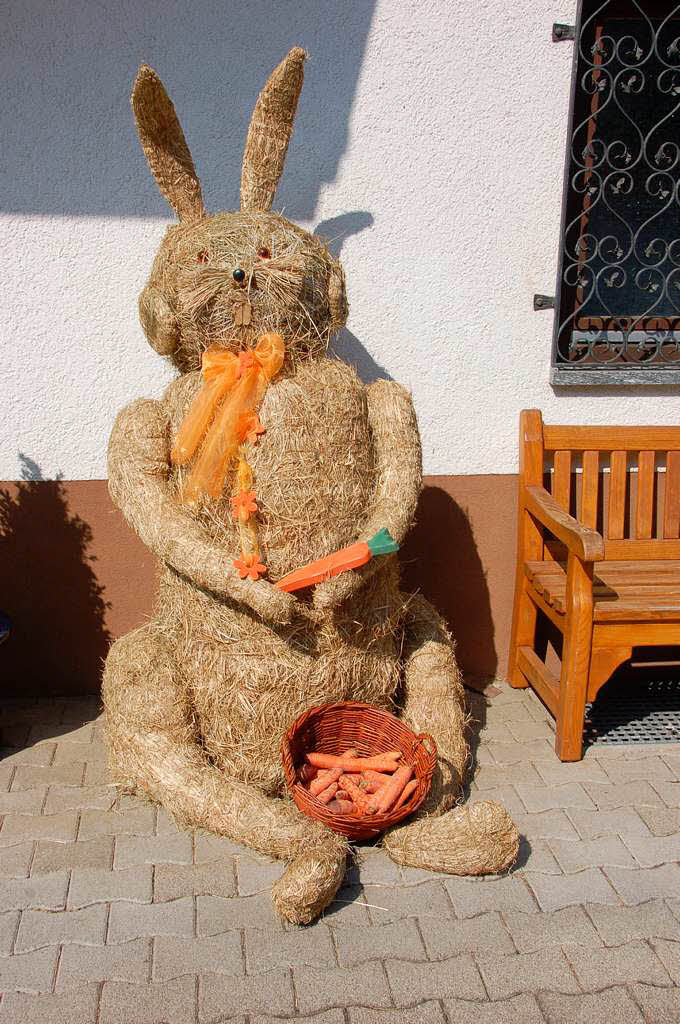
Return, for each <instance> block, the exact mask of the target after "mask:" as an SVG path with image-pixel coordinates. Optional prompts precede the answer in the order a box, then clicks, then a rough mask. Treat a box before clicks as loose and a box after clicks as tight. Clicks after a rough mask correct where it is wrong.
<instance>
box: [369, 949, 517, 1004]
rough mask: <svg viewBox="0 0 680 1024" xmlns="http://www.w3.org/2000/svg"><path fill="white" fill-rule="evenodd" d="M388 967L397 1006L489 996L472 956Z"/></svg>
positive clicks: (392, 962) (388, 962) (403, 962)
mask: <svg viewBox="0 0 680 1024" xmlns="http://www.w3.org/2000/svg"><path fill="white" fill-rule="evenodd" d="M500 959H501V960H502V959H504V958H503V957H501V958H500ZM375 966H376V968H377V965H375ZM385 970H386V971H387V977H388V979H389V982H390V988H391V989H392V992H393V994H394V1000H395V1002H396V1004H397V1006H409V1005H411V1006H412V1005H413V1004H414V1003H416V1002H419V1001H421V1000H425V999H446V998H447V997H450V996H453V997H454V998H456V999H470V998H472V999H485V998H486V992H485V990H484V985H483V984H482V979H481V978H480V976H479V971H478V970H477V967H476V966H475V962H474V960H473V959H472V957H471V956H467V955H466V956H457V957H453V958H452V959H450V960H440V961H439V962H438V963H434V964H414V963H410V962H409V961H408V960H386V961H385ZM365 1002H368V1003H372V1004H373V1005H375V1002H376V1001H375V1000H374V999H366V1000H365Z"/></svg>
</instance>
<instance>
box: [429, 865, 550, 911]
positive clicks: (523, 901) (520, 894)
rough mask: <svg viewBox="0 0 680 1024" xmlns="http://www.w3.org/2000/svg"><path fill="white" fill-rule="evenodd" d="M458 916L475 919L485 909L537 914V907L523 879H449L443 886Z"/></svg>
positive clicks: (514, 877) (510, 877)
mask: <svg viewBox="0 0 680 1024" xmlns="http://www.w3.org/2000/svg"><path fill="white" fill-rule="evenodd" d="M444 885H445V886H446V889H447V890H448V893H449V896H450V897H451V902H452V903H453V906H454V909H455V912H456V915H457V916H458V917H476V916H477V914H483V913H484V912H485V911H487V910H501V911H507V910H521V911H523V912H524V913H528V914H530V913H536V912H538V904H537V903H536V900H535V899H534V898H533V896H532V895H531V892H530V890H529V889H528V888H527V886H526V885H525V884H524V881H523V880H522V878H519V877H517V876H512V875H510V876H509V877H505V878H490V879H476V878H474V879H473V878H449V879H447V881H446V882H445V883H444Z"/></svg>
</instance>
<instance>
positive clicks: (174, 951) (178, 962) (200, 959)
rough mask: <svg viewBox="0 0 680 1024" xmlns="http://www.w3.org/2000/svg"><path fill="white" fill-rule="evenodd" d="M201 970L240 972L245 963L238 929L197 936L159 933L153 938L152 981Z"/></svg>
mask: <svg viewBox="0 0 680 1024" xmlns="http://www.w3.org/2000/svg"><path fill="white" fill-rule="evenodd" d="M204 972H208V973H211V974H229V975H233V976H235V977H242V976H243V974H244V973H245V966H244V963H243V950H242V948H241V935H240V933H239V932H224V933H223V934H222V935H207V936H205V937H203V938H199V939H195V938H194V937H193V936H192V937H191V938H176V937H175V936H171V935H159V936H158V938H156V939H155V940H154V957H153V980H154V981H167V980H168V979H169V978H179V977H181V976H182V975H185V974H201V973H204Z"/></svg>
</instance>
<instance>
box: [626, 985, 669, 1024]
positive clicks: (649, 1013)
mask: <svg viewBox="0 0 680 1024" xmlns="http://www.w3.org/2000/svg"><path fill="white" fill-rule="evenodd" d="M631 992H632V993H633V998H634V999H635V1001H636V1002H637V1004H638V1006H640V1008H641V1009H642V1012H643V1014H644V1017H645V1020H646V1021H648V1024H678V1021H679V1020H680V988H678V987H676V988H656V987H655V986H653V985H633V986H632V988H631Z"/></svg>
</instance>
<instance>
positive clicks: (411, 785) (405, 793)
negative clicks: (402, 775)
mask: <svg viewBox="0 0 680 1024" xmlns="http://www.w3.org/2000/svg"><path fill="white" fill-rule="evenodd" d="M417 785H418V780H417V779H411V781H410V782H407V783H406V785H405V786H404V788H403V790H402V794H401V796H400V797H399V799H398V800H397V802H396V804H395V805H394V807H393V808H392V810H393V811H396V810H397V808H399V807H401V806H402V805H403V804H405V803H406V801H407V800H408V798H409V797H410V796H411V794H412V793H415V790H416V786H417Z"/></svg>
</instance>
